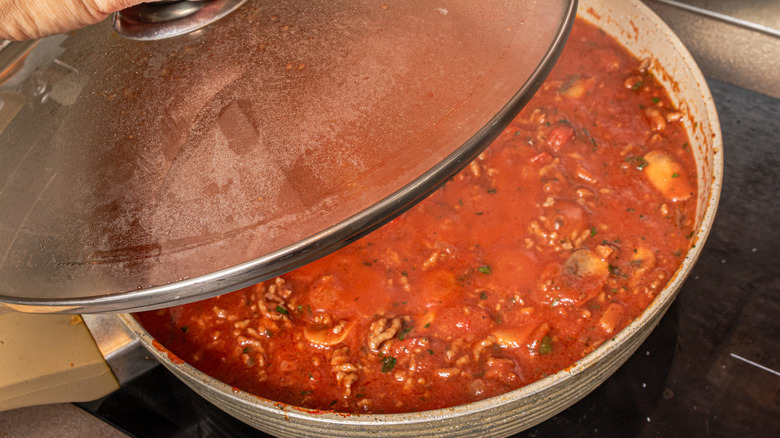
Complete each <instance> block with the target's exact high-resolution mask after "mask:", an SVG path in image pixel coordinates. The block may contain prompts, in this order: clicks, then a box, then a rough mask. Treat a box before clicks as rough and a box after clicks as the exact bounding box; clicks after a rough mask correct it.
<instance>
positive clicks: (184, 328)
mask: <svg viewBox="0 0 780 438" xmlns="http://www.w3.org/2000/svg"><path fill="white" fill-rule="evenodd" d="M189 329H190V328H189V327H187V326H186V325H185V326H184V327H179V330H181V331H182V332H183V333H187V330H189Z"/></svg>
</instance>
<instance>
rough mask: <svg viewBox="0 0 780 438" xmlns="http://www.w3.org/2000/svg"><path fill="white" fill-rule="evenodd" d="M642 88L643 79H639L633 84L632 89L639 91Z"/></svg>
mask: <svg viewBox="0 0 780 438" xmlns="http://www.w3.org/2000/svg"><path fill="white" fill-rule="evenodd" d="M640 88H642V80H641V79H640V80H638V81H636V82H634V85H632V86H631V91H639V89H640Z"/></svg>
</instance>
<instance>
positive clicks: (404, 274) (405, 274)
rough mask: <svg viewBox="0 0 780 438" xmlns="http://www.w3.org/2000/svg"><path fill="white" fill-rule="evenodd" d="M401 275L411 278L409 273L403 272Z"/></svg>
mask: <svg viewBox="0 0 780 438" xmlns="http://www.w3.org/2000/svg"><path fill="white" fill-rule="evenodd" d="M401 275H403V276H404V277H408V276H409V273H408V272H406V271H401Z"/></svg>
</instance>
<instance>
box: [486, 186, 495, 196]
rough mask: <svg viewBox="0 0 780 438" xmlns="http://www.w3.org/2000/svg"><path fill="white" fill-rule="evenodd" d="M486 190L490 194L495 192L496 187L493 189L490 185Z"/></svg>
mask: <svg viewBox="0 0 780 438" xmlns="http://www.w3.org/2000/svg"><path fill="white" fill-rule="evenodd" d="M487 192H488V193H490V194H491V195H492V194H495V193H496V189H494V188H492V187H491V188H489V189H488V191H487Z"/></svg>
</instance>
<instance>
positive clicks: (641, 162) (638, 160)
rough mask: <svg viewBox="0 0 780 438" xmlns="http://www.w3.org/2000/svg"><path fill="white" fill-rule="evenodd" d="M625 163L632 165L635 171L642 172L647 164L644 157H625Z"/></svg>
mask: <svg viewBox="0 0 780 438" xmlns="http://www.w3.org/2000/svg"><path fill="white" fill-rule="evenodd" d="M625 162H626V163H632V162H633V163H634V165H635V166H636V168H637V170H642V169H644V168H645V167H647V165H648V164H649V163H648V162H647V160H645V158H644V157H626V158H625Z"/></svg>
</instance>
